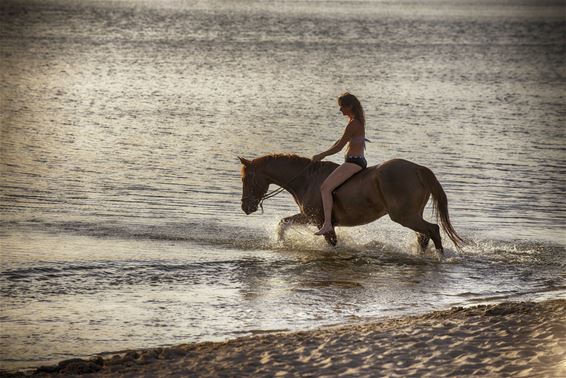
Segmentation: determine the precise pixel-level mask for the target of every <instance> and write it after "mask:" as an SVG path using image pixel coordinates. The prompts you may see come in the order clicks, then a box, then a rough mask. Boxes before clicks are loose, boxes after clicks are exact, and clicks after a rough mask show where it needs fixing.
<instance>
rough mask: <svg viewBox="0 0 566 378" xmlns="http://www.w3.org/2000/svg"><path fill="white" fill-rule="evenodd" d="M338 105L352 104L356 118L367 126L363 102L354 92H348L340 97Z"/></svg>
mask: <svg viewBox="0 0 566 378" xmlns="http://www.w3.org/2000/svg"><path fill="white" fill-rule="evenodd" d="M338 105H340V106H351V107H352V111H353V112H354V118H355V119H357V120H358V121H360V122H361V123H362V125H364V126H365V124H366V116H365V114H364V108H362V104H361V103H360V100H358V98H357V97H356V96H354V95H353V94H351V93H349V92H346V93H344V94H342V95H341V96H340V97H338Z"/></svg>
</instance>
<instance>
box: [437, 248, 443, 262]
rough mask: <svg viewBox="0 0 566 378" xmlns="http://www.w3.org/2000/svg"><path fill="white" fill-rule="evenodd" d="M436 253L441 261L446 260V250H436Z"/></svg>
mask: <svg viewBox="0 0 566 378" xmlns="http://www.w3.org/2000/svg"><path fill="white" fill-rule="evenodd" d="M435 252H436V257H437V258H438V259H439V260H442V259H444V257H445V256H444V249H442V248H440V249H436V250H435Z"/></svg>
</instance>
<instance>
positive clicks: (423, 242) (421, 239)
mask: <svg viewBox="0 0 566 378" xmlns="http://www.w3.org/2000/svg"><path fill="white" fill-rule="evenodd" d="M429 241H430V237H429V236H428V235H426V234H421V233H420V232H417V242H418V243H419V247H421V252H424V251H425V250H426V247H428V242H429Z"/></svg>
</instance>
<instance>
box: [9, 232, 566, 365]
mask: <svg viewBox="0 0 566 378" xmlns="http://www.w3.org/2000/svg"><path fill="white" fill-rule="evenodd" d="M342 236H347V235H342ZM226 237H228V238H229V237H230V235H226ZM308 238H310V240H309V239H308ZM308 238H306V237H291V238H290V239H288V240H287V241H286V242H285V243H283V244H279V243H276V242H273V241H270V236H269V235H258V236H257V237H256V238H255V239H248V245H247V247H245V248H241V249H235V248H233V247H230V246H229V243H227V242H224V243H223V246H219V244H208V242H207V241H206V239H205V240H203V241H201V242H200V243H197V242H195V241H187V240H180V241H179V240H177V241H176V240H150V239H145V240H143V239H142V240H131V239H115V238H111V237H110V238H109V237H105V238H103V237H98V238H93V237H92V236H81V235H74V236H73V235H70V234H68V235H64V236H61V235H60V234H53V233H33V232H31V231H30V232H26V233H23V234H18V233H9V234H8V235H5V236H4V238H3V248H4V249H5V251H7V252H8V253H5V254H4V255H3V259H4V261H5V266H4V269H3V271H2V274H1V275H0V287H2V297H3V309H2V334H3V337H4V338H6V337H9V338H10V340H11V342H10V344H9V345H8V344H5V343H3V344H2V347H1V348H2V349H1V353H2V356H3V358H2V359H3V364H7V365H9V366H12V367H16V366H30V365H37V364H44V363H46V361H48V360H56V359H61V358H66V357H71V356H77V355H79V356H82V355H91V354H94V353H101V352H106V351H112V350H124V349H128V348H139V347H142V346H143V347H149V346H159V345H172V344H176V343H181V342H187V341H198V340H221V339H225V338H230V337H236V336H239V335H242V334H251V333H257V332H263V331H267V330H297V329H309V328H313V327H316V326H319V325H323V324H335V323H341V322H345V321H356V320H359V319H366V318H368V317H383V316H394V315H402V314H412V313H415V312H424V311H427V310H431V309H436V308H442V307H446V306H451V305H469V304H475V303H480V302H481V303H484V302H489V301H498V300H525V299H543V298H554V297H556V296H564V295H565V293H566V276H565V275H564V271H566V270H565V269H564V268H565V266H564V261H566V251H565V250H564V248H563V247H558V246H556V247H552V246H549V245H545V244H522V245H521V244H510V243H500V244H497V245H493V244H491V243H490V242H479V241H478V242H477V243H476V244H475V245H470V246H468V247H466V248H465V250H464V251H463V252H462V253H457V252H455V251H448V255H449V257H448V258H447V259H446V260H445V261H443V262H439V261H438V260H436V258H435V257H434V254H433V253H432V252H433V251H432V250H430V251H428V253H427V254H425V255H423V256H421V255H417V254H414V253H413V252H411V250H410V249H407V248H406V246H404V245H402V244H390V243H389V242H383V241H379V240H377V241H375V240H374V241H373V242H370V243H355V242H352V241H348V242H346V243H343V244H342V246H341V247H339V248H338V249H336V250H331V249H329V248H327V247H325V246H324V245H319V248H317V249H313V244H314V243H317V239H316V238H315V237H314V236H311V235H309V236H308ZM345 239H346V240H347V238H345ZM254 244H255V246H256V248H253V247H252V245H254Z"/></svg>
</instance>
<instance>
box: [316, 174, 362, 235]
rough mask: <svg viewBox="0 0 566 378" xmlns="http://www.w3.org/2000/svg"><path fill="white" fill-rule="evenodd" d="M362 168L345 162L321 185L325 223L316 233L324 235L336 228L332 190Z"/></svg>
mask: <svg viewBox="0 0 566 378" xmlns="http://www.w3.org/2000/svg"><path fill="white" fill-rule="evenodd" d="M361 170H362V167H360V166H359V165H356V164H353V163H344V164H342V165H341V166H339V167H338V168H336V169H335V170H334V172H332V173H331V174H330V176H328V177H327V178H326V180H324V182H323V183H322V185H321V186H320V195H321V197H322V208H323V210H324V224H323V225H322V227H321V229H320V230H318V231H317V232H315V235H324V234H326V233H329V232H330V231H332V230H333V229H334V227H332V205H333V204H334V201H333V200H332V192H333V191H334V189H336V188H337V187H338V186H339V185H340V184H342V183H343V182H344V181H346V180H347V179H349V178H350V177H352V175H354V173H357V172H359V171H361Z"/></svg>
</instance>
